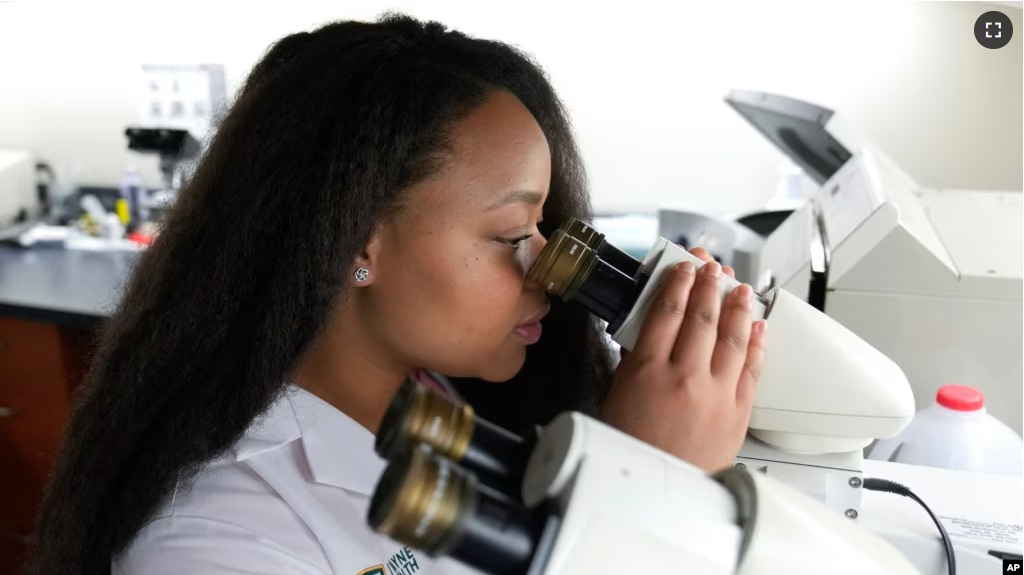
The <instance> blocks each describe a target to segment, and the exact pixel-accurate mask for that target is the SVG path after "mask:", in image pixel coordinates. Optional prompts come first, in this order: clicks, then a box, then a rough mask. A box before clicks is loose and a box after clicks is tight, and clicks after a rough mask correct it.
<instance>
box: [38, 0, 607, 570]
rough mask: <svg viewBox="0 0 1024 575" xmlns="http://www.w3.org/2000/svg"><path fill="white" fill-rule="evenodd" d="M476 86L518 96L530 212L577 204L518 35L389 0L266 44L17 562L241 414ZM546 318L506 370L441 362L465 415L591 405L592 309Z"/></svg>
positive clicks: (317, 325) (308, 333) (270, 388)
mask: <svg viewBox="0 0 1024 575" xmlns="http://www.w3.org/2000/svg"><path fill="white" fill-rule="evenodd" d="M494 90H505V91H507V92H510V93H512V94H514V95H515V96H517V97H518V98H519V100H521V101H522V102H523V104H524V105H525V106H526V107H527V108H528V109H529V110H530V111H531V112H532V114H533V116H534V117H535V118H536V120H537V122H538V124H539V125H540V126H541V128H542V129H543V131H544V134H545V135H546V137H547V139H548V143H549V146H550V149H551V168H552V172H551V187H550V192H549V197H548V200H547V202H546V204H545V208H544V217H545V225H546V226H554V225H557V224H558V222H559V221H560V220H561V219H562V218H564V217H566V216H575V217H577V218H582V219H588V218H589V217H590V216H591V214H590V206H589V201H588V196H587V192H586V182H585V177H584V171H583V167H582V164H581V161H580V157H579V153H578V150H577V148H576V145H575V142H574V140H573V135H572V130H571V126H570V123H569V121H568V119H567V116H566V113H565V110H564V109H563V106H562V104H561V103H560V101H559V99H558V97H557V96H556V94H555V93H554V91H553V90H552V88H551V86H550V85H549V83H548V81H547V78H546V77H545V75H544V73H543V72H542V70H541V69H540V68H539V67H538V66H537V65H536V64H535V63H533V62H532V60H531V59H530V58H529V57H527V56H526V55H524V54H522V53H521V52H519V51H518V50H516V49H514V48H512V47H510V46H508V45H505V44H502V43H499V42H494V41H486V40H480V39H475V38H471V37H469V36H467V35H464V34H462V33H459V32H457V31H452V30H449V29H447V28H446V27H444V26H442V25H441V24H438V23H435V22H421V21H418V20H414V19H412V18H409V17H406V16H402V15H398V14H386V15H384V16H383V17H381V18H380V19H379V20H378V21H376V22H354V21H345V22H336V23H332V24H328V25H325V26H322V27H320V28H318V29H316V30H315V31H312V32H303V33H297V34H293V35H290V36H287V37H285V38H283V39H281V40H280V41H278V42H277V43H275V44H274V45H273V46H272V47H271V48H270V49H269V51H268V52H267V53H266V54H265V55H264V57H263V58H262V59H261V61H260V62H259V63H258V64H256V66H255V67H254V68H253V70H252V72H251V74H250V76H249V77H248V79H247V80H246V83H245V84H244V86H243V87H242V89H241V90H240V92H239V94H238V98H237V100H236V102H235V103H234V105H233V106H232V108H231V110H230V111H229V112H228V114H227V115H226V116H225V117H224V118H223V120H222V122H221V123H220V125H219V127H218V130H217V133H216V135H215V137H214V138H213V140H212V142H211V144H210V146H209V148H208V149H207V151H206V153H205V155H204V157H203V159H202V161H201V163H200V164H199V166H198V167H197V169H196V172H195V174H194V176H193V177H192V178H191V179H190V181H189V182H188V183H187V185H186V186H185V187H184V188H183V189H182V190H181V192H180V194H179V198H178V201H177V203H176V205H175V206H174V208H173V209H172V211H171V213H170V214H169V215H168V218H167V220H166V222H165V225H164V227H163V228H162V230H161V234H160V236H159V238H158V239H157V241H156V242H155V243H154V244H153V245H152V246H151V247H150V248H149V249H148V250H146V252H145V253H144V254H143V255H141V257H140V260H139V263H138V264H137V267H136V269H135V270H134V272H133V274H132V276H131V279H130V281H129V283H128V286H127V287H126V290H125V293H124V295H123V298H122V301H121V303H120V305H119V307H118V309H117V310H116V312H115V313H114V315H113V316H112V317H111V318H110V319H109V320H108V321H107V322H106V324H105V325H104V327H103V329H102V332H101V334H100V338H99V341H98V346H97V352H96V355H95V357H94V361H93V363H92V365H91V367H90V369H89V372H88V374H87V376H86V380H85V382H84V384H83V385H82V387H81V388H80V395H79V396H78V397H77V399H76V405H75V409H74V411H73V413H72V415H71V417H70V420H69V423H68V428H67V431H66V436H65V442H64V445H63V447H62V451H61V454H60V456H59V460H58V463H57V465H56V467H55V471H54V474H53V476H52V478H51V481H50V484H49V486H48V489H47V494H46V497H45V500H44V503H43V505H42V509H41V512H40V515H39V519H38V524H37V529H36V532H35V539H34V545H35V547H34V553H33V557H32V559H31V561H30V569H29V571H30V572H32V573H37V574H46V575H58V574H59V575H72V574H88V575H93V574H97V573H107V572H109V568H110V562H111V559H112V558H113V557H114V556H115V555H116V554H117V553H118V552H120V551H121V550H123V549H124V548H125V546H126V545H127V544H128V543H129V542H130V541H131V539H132V538H133V537H134V536H135V534H136V533H137V532H138V531H139V530H140V529H141V528H142V527H143V526H144V525H145V523H146V522H147V521H148V519H149V518H150V517H151V516H152V515H153V513H154V512H155V511H156V510H157V509H158V507H159V506H160V505H161V504H162V502H163V501H164V498H165V497H166V496H168V495H169V493H170V491H171V490H172V489H173V488H174V485H175V482H176V481H179V480H181V481H189V480H190V479H194V477H195V475H196V473H197V472H198V471H199V470H200V469H201V468H202V466H203V465H204V464H205V463H206V462H208V461H209V460H211V459H212V458H214V457H216V456H218V455H219V454H221V453H223V452H224V451H226V450H227V449H228V448H230V446H231V445H232V444H233V443H234V442H236V441H237V440H238V439H239V438H240V437H241V436H242V435H243V434H244V432H245V431H246V429H247V428H248V427H249V426H250V425H251V424H252V423H253V421H254V420H255V419H256V418H257V417H259V416H260V414H262V413H263V412H265V411H266V410H267V408H268V407H269V406H270V405H271V404H272V403H273V401H274V400H275V399H277V398H278V397H279V395H280V394H281V393H282V392H283V390H284V389H285V382H286V381H288V379H289V376H290V375H291V373H292V371H293V370H294V369H295V368H296V367H297V364H298V361H299V359H300V358H301V356H302V355H303V353H304V352H305V351H306V350H307V349H308V348H309V347H310V345H311V342H313V340H314V339H315V338H316V337H317V335H318V333H319V332H320V330H321V329H322V328H323V327H324V325H325V323H326V321H327V318H328V317H329V316H330V314H331V311H332V310H334V309H336V308H337V306H338V304H339V301H340V298H343V297H344V295H345V293H346V291H347V285H348V276H349V272H350V270H351V269H352V268H351V266H352V264H353V261H354V258H355V257H356V256H357V255H358V254H359V253H360V252H361V251H362V248H363V247H364V246H365V245H366V243H367V242H368V240H369V238H370V235H371V232H372V231H373V229H374V227H375V226H376V225H377V223H379V222H380V221H381V220H382V218H387V217H389V216H390V214H391V211H392V210H395V209H398V208H400V200H401V197H402V196H401V194H402V191H403V190H405V189H407V188H408V187H409V186H410V185H412V184H414V183H415V182H417V181H418V180H420V179H421V178H423V177H424V176H426V175H428V174H429V173H431V171H432V170H434V169H436V168H437V167H438V159H439V158H440V157H442V156H443V150H444V149H445V139H446V138H445V135H446V130H447V129H448V128H449V127H450V125H451V124H452V122H453V121H455V120H457V119H458V118H460V117H463V116H464V115H465V114H467V113H468V112H469V111H471V110H472V109H473V108H474V107H476V106H478V105H480V104H481V103H482V102H483V101H484V99H485V98H486V97H487V95H488V94H489V93H490V92H492V91H494ZM543 231H544V230H542V232H543ZM549 231H550V230H549ZM544 329H545V337H544V339H542V340H541V342H540V343H539V344H537V345H534V346H531V347H530V348H529V351H528V354H527V360H526V364H525V367H524V368H523V370H521V372H520V373H519V374H518V375H517V376H516V377H515V379H514V381H511V382H509V383H507V384H480V383H479V382H474V381H471V380H459V381H458V382H457V383H458V385H459V387H460V389H461V391H462V392H463V393H464V394H465V395H466V396H467V397H468V398H469V400H470V401H471V403H472V404H473V405H474V408H475V409H476V411H477V412H478V413H479V414H480V415H481V416H482V417H485V418H488V419H491V420H492V421H494V422H495V423H498V424H500V425H504V426H506V427H509V428H511V429H516V430H521V429H523V428H525V427H527V426H530V425H534V424H543V423H545V422H546V421H548V420H550V418H551V417H553V416H554V415H555V414H557V413H558V412H560V411H562V410H565V409H578V410H581V411H585V412H590V413H592V412H594V411H595V410H596V409H597V407H598V405H599V403H600V401H601V398H602V397H603V395H604V393H605V391H606V389H607V386H608V385H609V383H610V381H609V380H610V365H609V361H608V357H607V353H606V352H605V349H606V348H605V347H604V345H603V343H602V342H601V340H600V338H601V334H600V331H599V327H598V325H596V323H595V322H594V321H593V320H592V319H591V318H590V316H589V315H588V314H587V312H585V311H583V310H582V309H579V308H577V307H575V306H566V305H563V304H560V303H559V302H554V303H553V309H552V310H551V313H550V314H549V315H548V317H547V318H546V319H545V320H544Z"/></svg>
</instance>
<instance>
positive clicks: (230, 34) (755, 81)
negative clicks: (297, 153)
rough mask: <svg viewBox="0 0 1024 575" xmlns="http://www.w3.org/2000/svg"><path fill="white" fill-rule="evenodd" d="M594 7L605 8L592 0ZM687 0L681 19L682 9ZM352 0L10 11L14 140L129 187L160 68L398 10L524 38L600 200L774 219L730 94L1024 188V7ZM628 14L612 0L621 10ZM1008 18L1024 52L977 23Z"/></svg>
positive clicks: (936, 176) (968, 183) (9, 139)
mask: <svg viewBox="0 0 1024 575" xmlns="http://www.w3.org/2000/svg"><path fill="white" fill-rule="evenodd" d="M587 4H593V3H587ZM672 4H679V6H678V7H671V5H672ZM583 6H585V4H583V3H581V2H555V1H554V0H545V1H538V0H517V1H516V2H506V3H492V2H487V3H470V2H466V1H465V0H461V1H460V0H432V1H430V2H426V1H422V0H421V1H418V2H417V1H415V0H390V1H387V0H381V1H378V0H346V1H342V2H338V1H328V0H322V1H307V0H290V1H289V2H286V3H276V2H275V3H272V4H271V3H266V4H264V3H256V2H253V3H248V2H246V3H240V2H234V1H232V2H227V1H215V0H206V1H202V2H198V1H195V0H177V1H174V2H159V3H150V2H134V3H119V4H111V3H109V2H106V3H104V2H75V3H73V4H69V5H67V6H55V5H53V4H51V3H48V2H39V1H27V0H20V1H19V0H16V1H14V2H0V147H18V148H28V149H30V150H31V151H33V152H34V153H36V154H38V156H39V157H40V158H42V159H45V160H47V161H50V162H51V163H54V164H69V165H70V164H75V163H77V164H78V165H79V167H80V174H79V179H80V181H81V182H82V183H93V184H107V185H112V184H115V183H116V182H117V180H118V178H119V176H120V173H121V170H122V169H123V167H124V165H125V164H127V163H129V162H133V161H134V162H139V163H140V164H142V165H143V167H144V170H145V174H146V175H147V177H148V178H150V179H151V180H152V182H153V183H156V182H158V177H159V176H158V172H157V171H156V161H155V160H154V159H147V158H140V157H139V156H137V155H135V154H132V153H130V152H128V151H127V150H126V149H125V140H124V137H123V135H122V132H123V128H124V127H125V126H126V125H127V124H130V123H132V122H133V121H134V120H135V113H136V102H135V100H134V95H135V89H136V82H137V77H136V74H137V73H138V70H139V67H140V65H141V64H143V63H197V62H203V63H222V64H224V65H225V66H226V68H227V72H228V75H229V84H230V85H231V86H232V87H236V86H237V85H238V83H239V82H240V81H241V79H242V78H244V75H245V74H246V72H247V71H248V69H249V67H251V66H252V64H253V63H254V62H255V61H256V60H257V59H258V58H259V56H260V55H261V53H262V52H263V50H265V48H266V47H267V45H268V44H269V43H271V42H272V41H273V40H275V39H277V38H278V37H280V36H282V35H284V34H287V33H289V32H293V31H298V30H303V29H308V28H310V27H311V26H314V25H316V24H317V23H321V22H324V21H328V20H333V19H340V18H372V17H374V16H376V15H377V14H379V13H380V12H381V11H382V10H384V9H386V8H389V7H391V8H398V9H402V10H404V11H407V12H409V13H411V14H413V15H416V16H420V17H427V18H434V19H438V20H441V21H443V22H445V23H447V24H449V25H451V26H453V27H456V28H460V29H462V30H464V31H466V32H469V33H471V34H475V35H480V36H486V37H492V38H496V39H500V40H505V41H509V42H512V43H515V44H518V45H519V46H521V47H522V48H524V49H526V50H527V51H529V52H531V53H533V54H534V55H535V56H536V57H537V59H538V60H539V61H540V62H541V63H542V64H543V65H544V66H545V67H546V69H547V70H548V71H549V73H550V75H551V77H552V80H553V82H554V84H555V86H556V88H557V89H558V90H559V91H560V93H561V95H562V96H563V98H564V99H565V101H566V102H567V104H568V106H569V108H570V110H571V113H572V115H573V119H574V121H575V124H576V127H577V131H578V134H579V136H580V140H581V145H582V148H583V151H584V153H585V157H586V160H587V165H588V167H589V171H590V175H591V179H592V183H593V190H594V194H595V204H596V206H597V207H598V208H599V209H603V210H619V209H621V210H652V209H655V208H656V207H657V206H659V205H669V204H671V205H680V206H685V207H688V208H690V209H701V210H705V211H708V212H711V213H724V212H734V211H741V210H748V209H757V208H759V207H760V206H762V205H763V204H764V202H765V201H766V200H767V199H768V198H769V197H770V196H771V195H772V193H773V191H774V190H773V187H774V184H775V170H776V167H777V165H778V162H779V160H780V158H781V156H780V155H779V154H778V152H776V151H775V149H774V148H772V147H771V146H770V145H769V144H768V143H767V142H766V141H765V140H763V139H762V138H761V137H760V136H759V135H758V134H757V133H755V132H754V131H753V130H752V129H751V128H749V127H748V126H747V124H746V123H745V122H743V121H742V120H741V119H740V118H739V117H738V116H737V115H736V114H735V113H734V112H733V111H732V110H731V109H730V108H728V107H727V106H726V105H725V104H724V103H723V102H722V97H723V96H724V94H725V93H726V92H727V91H728V90H729V89H730V88H746V89H754V90H764V91H772V92H776V93H781V94H785V95H789V96H793V97H798V98H801V99H805V100H808V101H811V102H815V103H819V104H823V105H826V106H830V107H834V108H835V109H838V110H840V111H841V112H842V113H844V114H847V115H849V116H850V117H851V118H852V119H853V120H854V121H855V122H856V124H857V125H859V126H860V128H861V129H862V130H863V131H865V132H866V133H867V134H869V135H870V136H871V137H872V138H873V139H874V140H875V141H876V142H877V143H878V144H880V145H881V146H882V147H883V148H884V149H886V150H887V151H888V152H889V153H890V154H891V155H892V156H893V157H894V158H895V159H896V160H897V161H899V162H901V163H902V164H903V165H904V167H905V168H906V169H907V170H908V171H910V173H912V174H913V175H915V176H916V177H917V178H918V179H919V180H920V181H921V182H922V183H923V184H925V185H931V186H947V187H972V188H991V189H1010V190H1020V189H1022V187H1024V185H1022V157H1024V150H1022V140H1024V138H1022V123H1024V121H1022V113H1021V111H1022V74H1021V72H1022V69H1024V63H1022V51H1021V36H1022V35H1024V23H1022V21H1021V20H1022V19H1021V10H1020V9H1015V8H1012V7H1007V6H1005V5H995V4H986V3H976V2H936V3H927V2H881V3H879V2H865V1H859V0H848V1H843V2H792V1H776V0H770V1H750V2H735V1H734V2H702V3H669V2H653V1H646V0H643V1H642V0H633V1H630V2H628V3H615V4H614V5H613V4H610V3H609V4H607V5H606V6H608V7H607V8H605V7H600V8H599V7H593V6H588V7H586V8H584V7H583ZM613 6H615V7H613ZM990 9H998V10H1001V11H1002V12H1004V13H1006V14H1008V15H1009V16H1010V17H1011V19H1012V20H1013V22H1014V29H1015V31H1016V34H1015V36H1014V38H1013V40H1012V42H1011V43H1010V45H1009V46H1007V47H1005V48H1003V49H1000V50H987V49H985V48H982V47H981V46H979V45H978V43H977V42H976V41H975V40H974V36H973V25H974V21H975V19H976V18H977V17H978V16H979V15H980V14H981V13H983V12H984V11H987V10H990Z"/></svg>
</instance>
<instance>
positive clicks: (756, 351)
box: [736, 320, 768, 411]
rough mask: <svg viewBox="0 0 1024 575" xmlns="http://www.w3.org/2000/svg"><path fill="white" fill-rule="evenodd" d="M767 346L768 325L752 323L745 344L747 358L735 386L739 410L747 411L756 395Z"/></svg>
mask: <svg viewBox="0 0 1024 575" xmlns="http://www.w3.org/2000/svg"><path fill="white" fill-rule="evenodd" d="M767 345H768V323H767V322H766V321H764V320H760V321H757V322H755V323H754V325H753V329H752V330H751V334H750V341H749V343H748V344H747V357H746V361H745V362H744V364H743V371H742V373H741V374H740V379H739V383H738V384H737V386H736V401H737V403H739V405H740V408H741V409H744V410H747V411H749V410H750V407H751V406H752V405H754V397H755V396H756V395H757V382H758V380H760V379H761V370H762V369H764V352H765V349H766V348H767Z"/></svg>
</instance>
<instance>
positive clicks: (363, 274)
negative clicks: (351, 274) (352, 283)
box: [355, 268, 370, 283]
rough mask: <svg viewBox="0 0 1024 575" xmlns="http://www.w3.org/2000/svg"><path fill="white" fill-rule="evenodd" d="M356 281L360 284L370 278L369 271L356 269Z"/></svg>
mask: <svg viewBox="0 0 1024 575" xmlns="http://www.w3.org/2000/svg"><path fill="white" fill-rule="evenodd" d="M355 275H356V281H357V282H359V283H362V282H364V281H366V279H367V278H369V277H370V270H368V269H366V268H356V274H355Z"/></svg>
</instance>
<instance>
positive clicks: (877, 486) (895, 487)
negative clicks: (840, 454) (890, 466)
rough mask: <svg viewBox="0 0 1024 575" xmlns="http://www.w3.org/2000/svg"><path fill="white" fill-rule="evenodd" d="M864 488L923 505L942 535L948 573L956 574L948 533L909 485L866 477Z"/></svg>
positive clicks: (954, 557) (950, 574)
mask: <svg viewBox="0 0 1024 575" xmlns="http://www.w3.org/2000/svg"><path fill="white" fill-rule="evenodd" d="M864 489H868V490H871V491H884V492H886V493H895V494H896V495H902V496H904V497H909V498H911V499H913V500H914V501H916V502H917V503H918V505H920V506H921V507H924V510H925V511H927V512H928V515H930V516H931V518H932V521H934V522H935V526H936V527H938V528H939V535H940V536H941V537H942V545H943V546H944V547H945V548H946V565H947V566H948V567H949V575H956V555H954V553H953V544H952V543H951V542H950V541H949V534H948V533H946V528H945V527H943V526H942V522H941V521H939V518H938V517H936V516H935V514H934V513H932V510H931V509H929V508H928V506H927V505H925V503H924V501H921V498H920V497H918V496H917V495H916V494H915V493H914V492H913V491H911V490H910V488H909V487H907V486H905V485H900V484H899V483H896V482H895V481H889V480H888V479H875V478H873V477H872V478H868V479H865V480H864Z"/></svg>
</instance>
